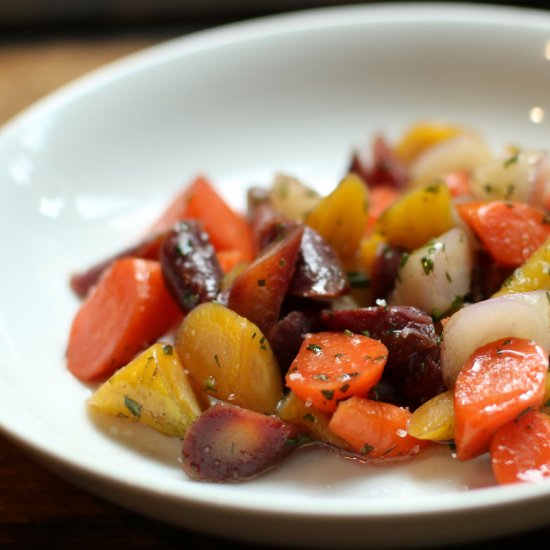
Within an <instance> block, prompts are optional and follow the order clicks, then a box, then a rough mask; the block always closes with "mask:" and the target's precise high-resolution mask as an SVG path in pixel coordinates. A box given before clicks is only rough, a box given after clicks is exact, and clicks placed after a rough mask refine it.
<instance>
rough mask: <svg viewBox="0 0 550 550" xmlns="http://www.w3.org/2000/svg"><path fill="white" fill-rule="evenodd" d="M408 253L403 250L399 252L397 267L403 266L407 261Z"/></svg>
mask: <svg viewBox="0 0 550 550" xmlns="http://www.w3.org/2000/svg"><path fill="white" fill-rule="evenodd" d="M409 256H410V254H409V253H408V252H403V254H401V258H399V267H400V268H403V267H405V264H406V263H407V260H408V259H409Z"/></svg>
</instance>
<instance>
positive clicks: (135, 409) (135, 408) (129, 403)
mask: <svg viewBox="0 0 550 550" xmlns="http://www.w3.org/2000/svg"><path fill="white" fill-rule="evenodd" d="M124 406H125V407H126V408H127V409H128V410H129V411H130V412H131V413H132V415H134V416H135V417H136V418H139V417H140V416H141V405H140V404H139V403H138V402H137V401H134V400H133V399H132V398H131V397H130V396H128V395H125V396H124Z"/></svg>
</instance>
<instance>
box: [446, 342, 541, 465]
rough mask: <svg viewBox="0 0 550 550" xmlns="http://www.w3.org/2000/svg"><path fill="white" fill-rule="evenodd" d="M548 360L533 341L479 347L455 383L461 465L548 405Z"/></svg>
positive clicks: (455, 405)
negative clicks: (497, 434)
mask: <svg viewBox="0 0 550 550" xmlns="http://www.w3.org/2000/svg"><path fill="white" fill-rule="evenodd" d="M547 370H548V356H547V354H546V353H545V352H544V350H543V349H542V347H541V346H539V345H538V344H536V343H535V342H533V341H532V340H525V339H522V338H506V339H500V340H496V341H495V342H490V343H489V344H486V345H484V346H481V347H480V348H478V349H477V350H476V351H474V353H473V354H472V355H470V357H469V358H468V360H467V361H466V363H465V364H464V366H463V367H462V370H461V371H460V372H459V374H458V377H457V379H456V384H455V393H454V410H455V422H456V424H455V444H456V455H457V458H458V459H459V460H469V459H471V458H474V457H476V456H478V455H480V454H483V453H485V452H487V451H488V450H489V444H490V441H491V437H492V436H493V434H494V433H495V432H496V431H497V430H498V429H499V428H500V427H501V426H503V425H504V424H506V423H508V422H510V421H512V420H514V419H515V418H517V417H518V415H520V414H521V413H522V412H524V411H525V410H526V409H528V408H529V407H540V406H541V405H542V403H543V401H544V393H545V388H546V373H547Z"/></svg>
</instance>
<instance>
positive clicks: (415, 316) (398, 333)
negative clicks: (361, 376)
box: [321, 306, 439, 363]
mask: <svg viewBox="0 0 550 550" xmlns="http://www.w3.org/2000/svg"><path fill="white" fill-rule="evenodd" d="M321 318H322V321H323V324H324V326H325V327H326V328H327V329H328V330H339V331H343V330H351V331H352V332H357V333H363V334H368V335H369V336H370V337H371V338H375V339H376V340H381V341H382V343H383V344H384V345H385V346H386V347H387V348H388V351H389V353H390V357H391V358H392V362H395V363H403V362H406V361H408V359H409V357H410V355H411V354H413V353H416V352H418V351H422V350H426V349H430V348H432V347H434V346H436V345H437V344H438V343H439V339H438V336H437V334H436V331H435V327H434V324H433V320H432V318H431V317H430V316H429V315H428V314H427V313H426V312H424V311H422V310H421V309H418V308H416V307H411V306H372V307H365V308H355V309H343V310H334V311H333V310H329V311H323V313H322V315H321Z"/></svg>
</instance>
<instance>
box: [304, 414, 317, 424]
mask: <svg viewBox="0 0 550 550" xmlns="http://www.w3.org/2000/svg"><path fill="white" fill-rule="evenodd" d="M302 418H303V419H304V420H307V421H308V422H311V423H312V424H313V423H314V422H315V416H313V415H312V414H311V413H306V414H304V416H302Z"/></svg>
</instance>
